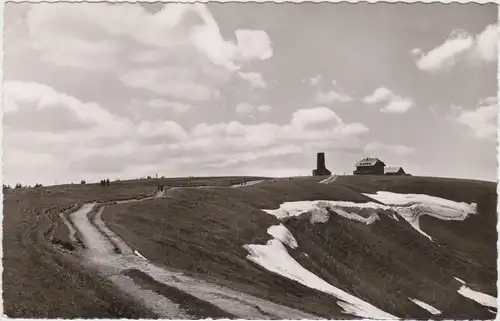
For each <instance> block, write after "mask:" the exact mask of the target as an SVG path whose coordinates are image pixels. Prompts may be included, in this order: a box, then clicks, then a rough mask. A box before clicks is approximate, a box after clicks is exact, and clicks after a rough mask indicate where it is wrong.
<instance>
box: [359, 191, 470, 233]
mask: <svg viewBox="0 0 500 321" xmlns="http://www.w3.org/2000/svg"><path fill="white" fill-rule="evenodd" d="M364 195H366V196H368V197H370V198H373V199H375V200H377V201H379V202H382V203H384V204H386V205H388V206H391V207H392V209H394V210H395V211H396V212H397V213H398V214H399V215H400V216H401V217H403V218H404V219H405V220H406V221H407V222H408V223H410V225H411V226H412V227H413V228H414V229H415V230H417V231H418V232H419V233H421V234H422V235H424V236H425V237H427V238H428V239H430V240H431V241H432V237H430V236H429V235H428V234H426V233H425V232H424V231H422V229H420V223H419V218H420V217H421V216H422V215H428V216H432V217H435V218H438V219H441V220H455V221H463V220H465V219H466V218H467V217H468V216H469V215H471V214H476V213H477V204H475V203H471V204H467V203H464V202H455V201H451V200H447V199H444V198H440V197H435V196H429V195H425V194H398V193H392V192H377V193H376V194H367V193H364Z"/></svg>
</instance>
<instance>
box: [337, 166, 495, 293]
mask: <svg viewBox="0 0 500 321" xmlns="http://www.w3.org/2000/svg"><path fill="white" fill-rule="evenodd" d="M336 183H337V184H339V185H343V186H346V187H348V188H350V189H356V190H357V191H360V192H363V193H372V192H375V191H377V190H385V191H390V192H395V193H414V194H427V195H431V196H436V197H442V198H445V199H449V200H453V201H456V202H466V203H476V204H477V205H478V213H479V215H472V216H470V217H469V218H467V219H466V220H464V221H444V220H440V219H437V218H434V217H430V216H424V217H422V218H420V228H421V229H422V230H423V231H425V232H426V233H427V234H429V235H430V236H431V237H433V239H434V240H435V241H436V243H438V244H441V248H442V249H446V253H449V255H452V254H451V253H453V257H455V258H456V259H455V260H453V261H449V260H447V261H446V260H442V263H441V264H442V265H443V267H446V268H447V269H450V270H451V272H453V273H455V275H454V276H455V277H458V278H460V279H463V280H465V281H467V282H470V283H471V286H472V285H474V286H472V287H473V288H474V289H476V290H479V291H482V292H485V293H487V294H490V295H493V296H496V295H497V289H496V280H497V267H496V257H497V248H496V243H497V237H498V235H497V230H496V225H497V192H496V189H497V184H496V183H493V182H484V181H477V180H460V179H449V178H428V177H413V176H410V177H408V176H404V177H394V178H392V179H391V180H390V181H386V178H385V179H384V177H377V176H365V177H356V176H345V177H339V178H338V179H337V182H336Z"/></svg>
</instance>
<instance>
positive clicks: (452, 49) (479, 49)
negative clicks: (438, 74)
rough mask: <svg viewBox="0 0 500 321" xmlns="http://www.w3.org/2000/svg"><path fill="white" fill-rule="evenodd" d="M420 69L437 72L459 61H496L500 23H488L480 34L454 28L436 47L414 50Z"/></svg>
mask: <svg viewBox="0 0 500 321" xmlns="http://www.w3.org/2000/svg"><path fill="white" fill-rule="evenodd" d="M412 54H413V55H414V56H415V57H416V58H417V59H416V64H417V67H418V68H419V69H420V70H423V71H429V72H435V71H438V70H441V69H449V68H451V67H453V66H454V65H455V64H456V63H457V62H458V61H462V60H468V61H494V60H496V59H497V56H498V25H497V24H492V25H488V26H487V27H486V28H485V29H484V30H483V31H482V32H481V33H480V34H479V35H476V36H473V35H470V34H469V33H467V32H465V31H463V30H454V31H453V32H452V33H451V35H450V36H449V37H448V39H446V40H445V42H443V43H442V44H440V45H439V46H437V47H436V48H434V49H432V50H430V51H428V52H427V53H424V52H423V51H422V50H421V49H419V48H416V49H413V50H412Z"/></svg>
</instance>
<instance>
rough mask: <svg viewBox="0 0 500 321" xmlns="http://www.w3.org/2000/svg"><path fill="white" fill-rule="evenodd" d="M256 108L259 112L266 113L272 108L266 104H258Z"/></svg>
mask: <svg viewBox="0 0 500 321" xmlns="http://www.w3.org/2000/svg"><path fill="white" fill-rule="evenodd" d="M257 110H258V111H259V112H260V113H263V114H266V113H268V112H270V111H271V110H272V107H271V106H268V105H260V106H259V107H257Z"/></svg>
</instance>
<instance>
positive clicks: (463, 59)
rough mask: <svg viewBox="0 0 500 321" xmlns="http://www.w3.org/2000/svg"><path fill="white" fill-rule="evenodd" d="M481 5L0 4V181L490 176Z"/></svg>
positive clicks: (493, 13) (487, 39) (487, 27)
mask: <svg viewBox="0 0 500 321" xmlns="http://www.w3.org/2000/svg"><path fill="white" fill-rule="evenodd" d="M497 20H498V19H497V9H496V6H495V5H494V4H491V5H476V4H467V5H463V4H447V5H441V4H411V5H407V4H382V3H380V4H366V3H363V4H345V3H344V4H329V3H323V4H311V3H308V4H273V3H267V4H255V3H248V4H246V3H226V4H220V3H211V4H208V5H204V4H194V5H192V4H168V5H163V4H123V3H122V4H107V3H73V4H71V3H51V4H49V3H39V4H29V3H22V4H13V3H9V4H6V5H5V22H4V24H5V27H4V28H5V29H4V106H3V107H4V109H3V112H4V116H3V121H4V122H3V124H4V142H3V151H4V155H3V157H4V158H3V174H4V180H5V182H6V183H8V184H15V183H16V182H22V183H25V184H34V183H36V182H40V183H42V184H46V185H47V184H54V183H55V182H57V183H68V182H79V181H80V180H81V179H86V180H87V181H88V182H90V181H95V180H97V181H98V180H99V179H101V178H102V177H105V176H107V177H109V178H110V179H115V178H118V177H119V178H121V179H126V178H136V177H140V176H145V175H151V176H154V175H155V174H156V173H158V174H159V175H165V176H188V175H192V176H198V175H200V176H208V175H266V176H288V175H308V174H310V172H311V170H312V169H313V168H314V166H315V153H316V152H319V151H322V152H325V153H326V163H327V167H328V168H329V169H330V170H332V171H333V172H334V173H344V172H347V173H351V172H352V170H353V166H354V163H355V162H356V161H357V160H359V159H360V158H362V157H365V156H376V157H379V158H381V159H382V160H383V161H384V162H385V163H386V164H387V165H389V166H390V165H400V166H403V167H404V168H405V169H406V170H407V172H410V173H412V174H414V175H433V176H449V177H462V178H476V179H486V180H495V179H496V172H497V165H496V128H497V126H496V124H497V119H496V112H497V99H496V96H497V81H496V74H497V50H498V49H497V41H498V40H497V38H498V26H497V25H496V23H497Z"/></svg>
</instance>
